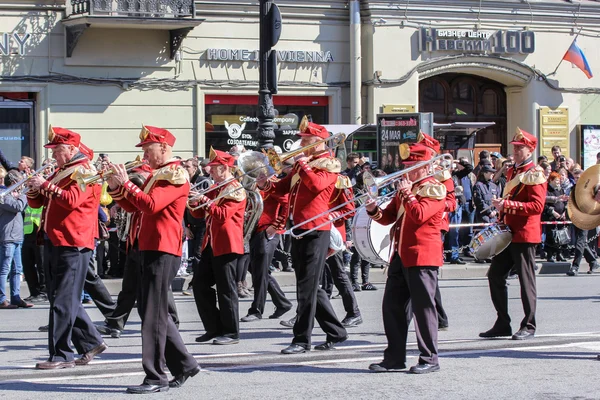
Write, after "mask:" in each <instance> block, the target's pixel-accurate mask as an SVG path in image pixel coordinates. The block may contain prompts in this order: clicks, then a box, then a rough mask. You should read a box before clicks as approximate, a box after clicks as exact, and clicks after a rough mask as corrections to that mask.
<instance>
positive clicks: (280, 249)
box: [273, 235, 293, 270]
mask: <svg viewBox="0 0 600 400" xmlns="http://www.w3.org/2000/svg"><path fill="white" fill-rule="evenodd" d="M291 249H292V238H291V236H290V235H281V236H280V237H279V243H278V244H277V247H276V249H275V254H273V258H274V259H275V261H277V262H278V263H279V266H280V268H281V269H282V270H284V269H290V268H292V267H293V265H291V262H292V259H291V258H290V252H291Z"/></svg>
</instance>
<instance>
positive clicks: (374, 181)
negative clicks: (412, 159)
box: [284, 154, 452, 239]
mask: <svg viewBox="0 0 600 400" xmlns="http://www.w3.org/2000/svg"><path fill="white" fill-rule="evenodd" d="M438 161H440V162H441V161H450V163H442V164H444V165H443V166H442V168H443V169H442V170H449V169H450V168H451V162H452V156H451V155H450V154H441V155H439V156H437V157H434V158H432V159H431V160H428V161H422V162H420V163H417V164H415V165H413V166H411V167H408V168H405V169H403V170H401V171H397V172H394V173H392V174H389V175H386V176H382V177H379V178H375V177H374V176H373V175H372V174H371V173H370V172H369V171H364V172H363V182H364V186H365V193H363V194H361V195H360V196H357V197H355V198H353V199H351V200H348V201H346V202H344V203H342V204H339V205H337V206H335V207H333V208H331V209H329V210H327V211H324V212H322V213H320V214H317V215H315V216H314V217H312V218H309V219H307V220H306V221H304V222H301V223H299V224H297V225H294V226H292V227H291V228H290V229H288V230H287V231H286V232H284V234H285V233H289V234H290V235H292V237H293V238H296V239H298V238H301V237H304V236H305V235H308V234H309V233H311V232H313V231H315V230H317V229H319V228H321V227H323V226H325V225H327V224H330V223H332V222H335V221H337V220H338V219H341V218H345V217H346V216H348V215H351V214H354V213H356V212H357V211H358V210H360V209H361V208H363V207H366V206H367V204H368V203H369V200H372V201H374V200H377V198H378V197H379V195H378V193H379V189H381V188H383V187H384V186H387V185H390V184H394V183H396V182H398V181H399V180H400V179H403V176H404V175H406V174H408V173H409V172H412V171H415V170H417V169H419V168H422V167H425V166H432V165H433V164H434V163H436V162H438ZM438 172H439V171H438ZM435 174H436V173H432V174H429V175H427V176H425V177H423V178H420V179H417V180H416V181H415V182H413V183H416V182H420V181H422V180H425V179H428V178H431V177H433V176H435ZM395 193H396V192H395V191H394V192H392V193H390V194H388V195H386V197H389V196H391V195H394V194H395ZM356 201H359V202H360V201H364V203H363V204H361V205H360V206H358V207H356V209H354V210H352V211H348V212H345V213H343V214H340V215H339V216H337V217H335V218H333V219H330V220H328V221H327V222H324V223H322V224H320V225H318V226H316V227H314V228H312V229H309V230H307V231H305V232H302V233H300V234H295V233H294V232H293V231H294V230H295V229H299V228H301V227H302V226H304V225H306V224H308V223H309V222H312V221H314V220H316V219H319V218H321V217H323V216H324V215H327V214H330V213H332V212H333V211H337V210H339V209H340V208H343V207H345V206H346V205H348V204H350V203H352V202H356Z"/></svg>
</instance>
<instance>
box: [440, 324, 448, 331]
mask: <svg viewBox="0 0 600 400" xmlns="http://www.w3.org/2000/svg"><path fill="white" fill-rule="evenodd" d="M447 330H448V325H447V324H439V325H438V331H447Z"/></svg>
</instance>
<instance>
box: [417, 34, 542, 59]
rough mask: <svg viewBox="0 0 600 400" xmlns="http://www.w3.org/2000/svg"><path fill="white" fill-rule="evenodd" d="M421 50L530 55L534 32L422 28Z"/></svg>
mask: <svg viewBox="0 0 600 400" xmlns="http://www.w3.org/2000/svg"><path fill="white" fill-rule="evenodd" d="M419 50H420V51H422V52H423V51H468V52H475V53H496V54H502V53H522V54H531V53H533V52H534V51H535V33H533V32H532V31H503V30H498V31H470V30H461V29H436V28H421V30H420V32H419Z"/></svg>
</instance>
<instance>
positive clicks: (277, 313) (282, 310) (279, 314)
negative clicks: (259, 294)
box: [269, 306, 292, 319]
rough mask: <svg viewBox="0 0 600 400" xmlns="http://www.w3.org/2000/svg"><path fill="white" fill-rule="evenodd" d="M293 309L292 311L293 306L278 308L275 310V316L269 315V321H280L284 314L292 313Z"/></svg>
mask: <svg viewBox="0 0 600 400" xmlns="http://www.w3.org/2000/svg"><path fill="white" fill-rule="evenodd" d="M291 309H292V306H289V307H277V308H275V311H273V314H271V315H269V319H279V318H281V317H282V316H283V314H285V313H286V312H288V311H290V310H291Z"/></svg>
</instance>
